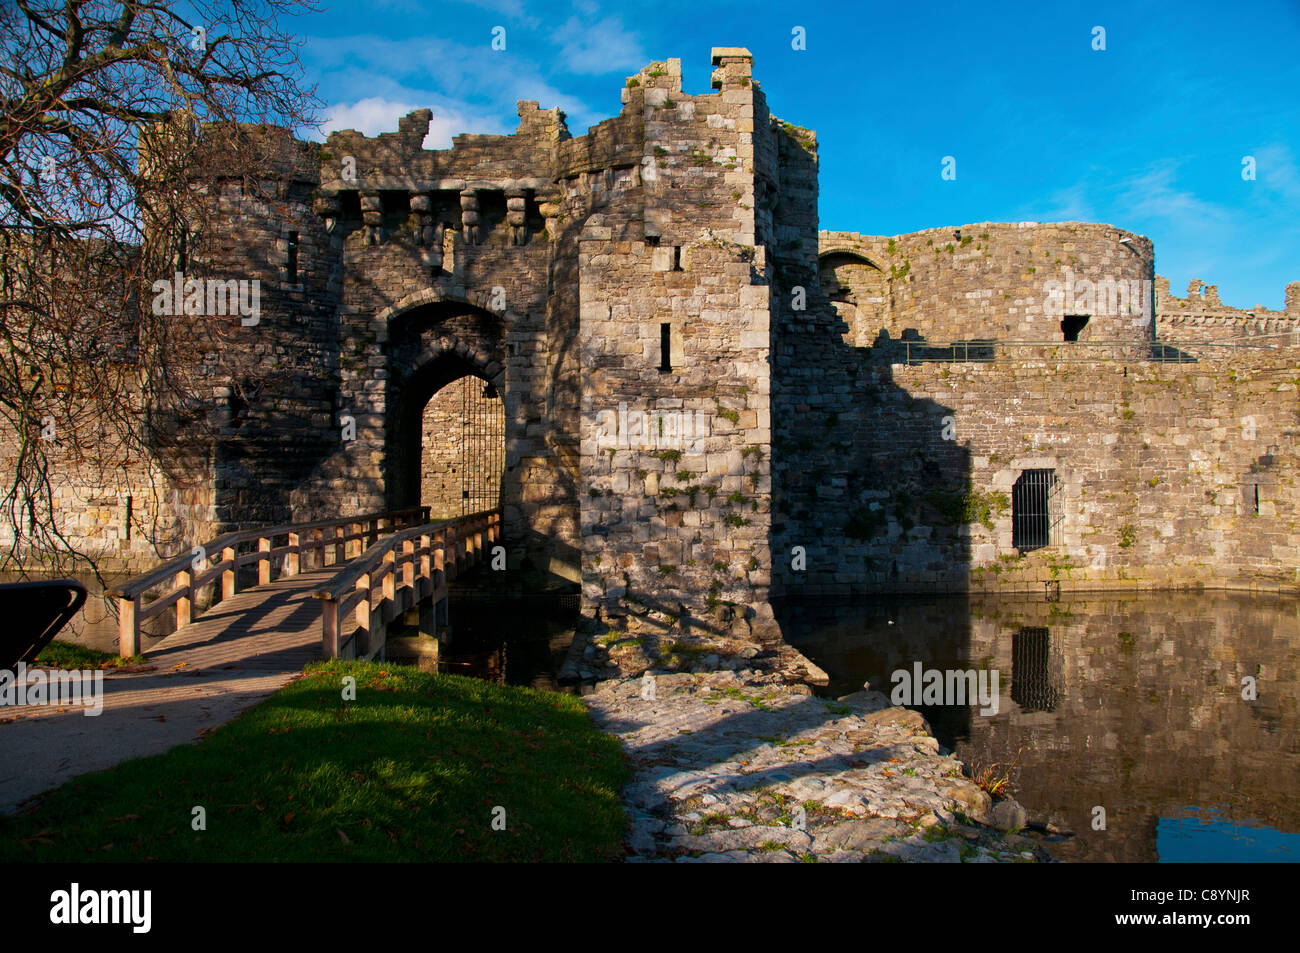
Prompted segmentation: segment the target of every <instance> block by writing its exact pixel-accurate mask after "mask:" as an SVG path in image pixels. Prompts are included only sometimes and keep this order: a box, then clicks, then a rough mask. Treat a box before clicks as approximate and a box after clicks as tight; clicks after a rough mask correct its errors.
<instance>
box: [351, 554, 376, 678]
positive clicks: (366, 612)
mask: <svg viewBox="0 0 1300 953" xmlns="http://www.w3.org/2000/svg"><path fill="white" fill-rule="evenodd" d="M357 589H358V590H360V591H361V592H362V596H361V601H360V602H358V603H357V626H358V627H359V628H360V629H361V631H360V632H358V633H357V638H358V639H360V640H361V641H360V645H359V648H358V649H356V650H354V651H353V653H352V657H353V658H358V657H360V656H362V655H368V654H369V653H370V623H371V619H372V618H373V615H372V614H371V611H370V573H364V574H363V575H362V576H361V578H360V579H358V580H357Z"/></svg>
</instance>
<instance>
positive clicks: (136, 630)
mask: <svg viewBox="0 0 1300 953" xmlns="http://www.w3.org/2000/svg"><path fill="white" fill-rule="evenodd" d="M117 652H118V654H119V655H121V656H122V657H123V658H133V657H135V656H137V655H139V654H140V597H139V596H135V597H134V598H131V599H125V598H119V599H118V600H117Z"/></svg>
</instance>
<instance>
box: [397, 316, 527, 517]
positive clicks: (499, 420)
mask: <svg viewBox="0 0 1300 953" xmlns="http://www.w3.org/2000/svg"><path fill="white" fill-rule="evenodd" d="M387 324H388V334H389V341H388V345H389V346H388V355H389V356H388V375H389V376H388V386H387V395H386V397H387V401H386V407H387V414H386V433H385V457H386V460H385V463H386V466H385V470H386V473H387V477H388V479H387V497H388V503H389V505H390V506H393V507H405V506H416V505H430V506H431V508H433V509H436V510H437V511H438V512H436V513H434V514H433V515H434V516H436V517H447V516H455V515H459V514H460V513H461V512H464V511H466V510H465V507H469V508H470V509H471V510H477V509H486V508H491V507H495V506H499V505H500V503H501V496H502V493H503V491H504V490H505V445H506V439H507V434H506V426H507V424H506V414H505V396H506V380H505V369H504V354H503V343H502V341H503V337H504V321H503V319H502V317H501V316H499V315H497V314H494V313H493V312H491V311H488V310H486V309H485V308H481V307H478V306H476V305H473V304H471V303H469V302H465V301H456V300H438V301H431V302H428V303H420V304H416V305H415V306H414V307H412V308H410V309H407V310H403V311H397V310H396V309H393V313H392V314H391V315H390V316H389V317H388V321H387ZM435 467H436V468H442V469H444V470H450V471H454V472H442V473H440V474H437V477H438V478H437V479H428V478H426V477H432V476H434V475H435V474H434V472H433V468H435ZM430 494H433V495H434V497H435V498H428V497H430ZM457 503H460V504H461V505H459V506H457V505H456V504H457Z"/></svg>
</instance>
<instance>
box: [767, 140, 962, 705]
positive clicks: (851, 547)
mask: <svg viewBox="0 0 1300 953" xmlns="http://www.w3.org/2000/svg"><path fill="white" fill-rule="evenodd" d="M781 161H782V176H783V178H784V177H785V176H786V175H787V174H789V175H791V176H792V177H799V178H802V179H804V180H806V181H813V182H815V180H816V179H815V176H816V171H815V159H814V158H813V157H812V156H810V155H808V154H806V153H805V152H804V151H803V150H802V149H798V148H797V147H795V148H788V147H787V146H784V145H783V147H782V155H781ZM814 207H815V202H814ZM783 216H785V217H786V218H787V219H788V220H787V221H783ZM774 224H775V226H776V227H775V234H777V235H782V234H789V233H791V232H792V231H794V230H802V231H804V232H805V233H807V230H808V226H809V223H808V221H807V220H806V213H804V212H801V211H800V210H799V209H795V208H791V209H789V210H788V211H785V210H784V206H782V207H781V208H778V210H777V216H776V219H775V222H774ZM815 228H816V224H815V221H814V222H813V223H812V229H813V232H812V234H811V236H809V235H807V234H805V236H804V238H803V240H802V242H801V243H795V244H786V245H782V246H781V247H779V248H778V249H777V254H776V255H775V256H774V257H775V261H776V263H777V264H776V268H775V275H774V281H773V289H772V302H773V314H774V328H773V333H772V404H771V409H772V464H771V465H772V509H773V514H772V530H771V536H770V540H769V541H770V545H771V553H772V589H771V594H772V597H773V609H774V612H775V616H776V621H777V625H778V626H779V628H780V629H781V633H782V636H783V638H785V639H786V641H788V642H791V643H794V644H798V643H799V642H800V641H801V636H802V635H804V634H805V629H806V627H807V626H808V625H809V624H810V623H809V621H808V617H807V616H806V615H800V614H799V613H798V612H797V611H796V609H797V606H798V605H799V604H800V603H805V604H807V603H809V602H814V601H827V600H834V599H842V598H845V597H849V596H852V595H858V594H862V593H865V592H888V591H936V590H945V591H949V592H954V593H965V592H968V591H969V588H970V561H971V555H972V553H971V545H970V534H969V530H968V528H967V524H968V523H969V522H970V521H971V520H972V509H973V507H972V503H973V499H972V491H971V460H970V453H969V451H968V450H967V449H966V448H964V447H963V446H961V445H960V444H959V443H958V442H957V441H956V439H955V429H954V427H953V422H954V418H953V413H954V412H953V410H952V409H951V408H949V407H946V406H944V405H942V404H940V403H937V402H936V401H933V400H930V399H927V398H923V397H920V398H919V397H914V396H913V395H912V394H910V393H908V392H907V390H905V389H904V388H902V387H900V386H898V385H897V384H896V383H895V382H894V379H893V373H892V368H891V363H890V362H891V359H892V356H893V351H894V348H893V347H884V348H873V347H867V346H856V345H855V343H853V342H850V341H849V340H847V339H846V338H847V335H848V333H849V331H850V328H849V327H848V325H847V324H846V323H845V321H844V320H843V319H842V318H841V316H840V315H839V314H838V313H837V311H836V308H835V306H834V302H833V301H832V299H831V298H830V297H829V296H828V294H827V289H825V288H823V287H822V285H821V283H820V281H819V274H818V271H819V267H818V262H817V258H816V252H815V249H816V247H817V243H816V240H815V239H816V232H815ZM797 289H802V290H803V292H804V293H805V295H806V298H805V301H806V309H803V310H795V307H794V302H795V301H797V300H799V296H798V295H796V290H797ZM830 290H831V291H834V290H835V289H834V288H831V289H830ZM877 343H884V342H882V341H878V342H877ZM976 518H977V515H976ZM968 640H969V639H968V634H967V641H968ZM920 661H922V662H923V663H925V662H927V661H928V660H925V659H921V660H920ZM855 687H856V686H855ZM884 687H886V688H887V687H888V686H884Z"/></svg>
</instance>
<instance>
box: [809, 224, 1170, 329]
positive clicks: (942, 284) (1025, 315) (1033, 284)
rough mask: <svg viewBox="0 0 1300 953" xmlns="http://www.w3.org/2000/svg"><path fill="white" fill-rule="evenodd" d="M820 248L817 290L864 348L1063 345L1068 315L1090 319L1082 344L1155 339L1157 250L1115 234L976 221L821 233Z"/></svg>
mask: <svg viewBox="0 0 1300 953" xmlns="http://www.w3.org/2000/svg"><path fill="white" fill-rule="evenodd" d="M818 244H819V252H820V259H821V267H820V279H821V284H822V288H823V290H824V291H825V292H826V293H827V295H828V296H829V297H830V298H831V300H832V302H833V303H834V306H835V308H836V310H837V311H838V312H839V313H840V315H841V316H842V317H843V319H844V320H845V322H846V323H847V324H848V325H849V329H850V330H849V332H848V335H847V340H848V341H849V343H851V344H855V345H858V346H866V345H870V344H872V343H874V342H875V341H876V340H877V338H878V337H879V336H880V334H881V332H882V331H883V332H887V334H888V336H889V337H890V338H892V339H895V340H896V339H899V338H906V337H911V338H920V339H924V340H926V341H931V342H936V343H944V344H946V343H948V342H950V341H968V340H978V339H987V338H997V339H1000V340H1004V341H1061V340H1064V331H1063V327H1062V321H1063V318H1064V316H1065V315H1072V316H1079V317H1086V318H1087V319H1088V320H1087V323H1086V324H1085V325H1084V326H1083V327H1082V328H1081V329H1079V331H1078V334H1077V339H1078V340H1079V341H1082V342H1088V341H1117V340H1138V341H1141V340H1148V339H1150V337H1151V334H1152V327H1151V320H1150V317H1151V300H1150V299H1151V296H1152V291H1153V288H1152V280H1153V279H1154V277H1155V276H1154V273H1153V270H1152V262H1153V254H1154V253H1153V249H1152V246H1151V242H1150V240H1149V239H1147V238H1144V237H1143V236H1141V235H1136V234H1134V233H1132V232H1126V231H1124V230H1122V229H1118V228H1115V227H1113V226H1110V225H1097V224H1090V223H1086V222H1058V223H1052V224H1040V223H1038V222H1020V223H1010V224H1008V223H999V222H980V223H977V224H974V225H961V226H958V227H952V228H931V229H927V230H925V231H922V232H912V233H910V234H906V235H895V236H892V237H886V236H871V235H857V234H853V233H849V232H822V233H820V235H819V236H818ZM1053 282H1055V283H1057V284H1056V286H1055V288H1054V286H1053V284H1052V283H1053ZM1085 282H1086V284H1085ZM1134 282H1136V284H1134ZM1143 282H1145V284H1143ZM1054 292H1055V297H1054ZM1143 295H1145V299H1144V297H1143ZM1144 307H1145V312H1144Z"/></svg>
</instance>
